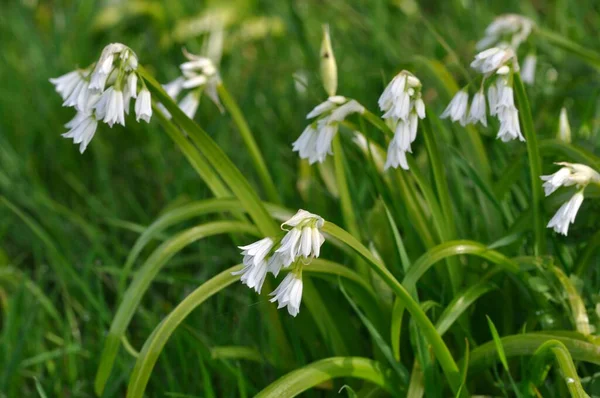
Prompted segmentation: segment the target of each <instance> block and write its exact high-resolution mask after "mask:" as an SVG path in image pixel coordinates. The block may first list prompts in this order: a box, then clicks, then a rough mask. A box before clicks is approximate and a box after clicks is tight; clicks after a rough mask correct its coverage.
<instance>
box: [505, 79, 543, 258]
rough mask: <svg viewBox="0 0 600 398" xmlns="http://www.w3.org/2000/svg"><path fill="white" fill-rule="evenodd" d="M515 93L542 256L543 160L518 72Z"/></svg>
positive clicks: (536, 247) (537, 245)
mask: <svg viewBox="0 0 600 398" xmlns="http://www.w3.org/2000/svg"><path fill="white" fill-rule="evenodd" d="M513 76H514V92H515V100H516V101H517V108H518V109H519V120H520V122H521V129H522V130H523V134H524V136H525V143H526V145H527V156H528V160H529V180H530V182H531V196H532V197H531V200H530V203H531V208H532V209H533V235H534V238H535V242H534V246H533V252H534V254H535V255H536V256H537V255H541V254H543V253H545V252H546V223H545V222H544V220H543V219H542V213H541V209H540V207H541V205H542V199H543V198H544V194H543V191H542V184H541V180H540V176H541V174H542V160H541V157H540V150H539V148H538V143H537V134H536V132H535V128H534V126H533V118H532V117H531V108H530V106H529V100H528V99H527V93H526V91H525V86H523V82H522V81H521V75H520V74H519V72H516V73H515V74H514V75H513Z"/></svg>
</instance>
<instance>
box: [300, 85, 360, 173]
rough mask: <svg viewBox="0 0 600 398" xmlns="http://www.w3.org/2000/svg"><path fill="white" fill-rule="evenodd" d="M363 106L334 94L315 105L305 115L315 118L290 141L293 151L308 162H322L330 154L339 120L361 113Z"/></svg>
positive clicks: (308, 117)
mask: <svg viewBox="0 0 600 398" xmlns="http://www.w3.org/2000/svg"><path fill="white" fill-rule="evenodd" d="M364 111H365V108H364V107H363V106H362V105H361V104H359V103H358V102H356V101H355V100H353V99H348V98H346V97H342V96H341V95H335V96H332V97H329V98H327V101H325V102H323V103H321V104H319V105H317V106H316V107H315V108H314V109H313V110H312V111H310V112H309V114H308V115H306V118H307V119H313V118H316V119H315V120H314V121H313V122H312V123H310V124H309V125H308V126H306V128H305V129H304V131H303V132H302V134H300V137H298V139H297V140H296V141H294V142H293V143H292V149H293V151H294V152H298V155H300V158H302V159H308V162H309V163H310V164H313V163H315V162H323V161H324V160H325V158H326V157H327V155H331V154H332V152H331V142H332V141H333V137H335V135H336V134H337V131H338V127H339V124H340V122H342V121H344V120H345V119H346V117H348V115H350V114H352V113H363V112H364Z"/></svg>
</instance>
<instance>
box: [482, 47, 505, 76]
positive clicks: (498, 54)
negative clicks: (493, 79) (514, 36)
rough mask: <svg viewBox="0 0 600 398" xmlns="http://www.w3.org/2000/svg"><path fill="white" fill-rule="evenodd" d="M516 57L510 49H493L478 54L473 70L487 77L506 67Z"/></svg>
mask: <svg viewBox="0 0 600 398" xmlns="http://www.w3.org/2000/svg"><path fill="white" fill-rule="evenodd" d="M514 56H515V53H514V51H513V50H511V49H510V48H508V49H501V48H498V47H492V48H489V49H487V50H484V51H482V52H480V53H479V54H477V55H476V56H475V60H474V61H473V62H471V68H473V69H475V70H476V71H478V72H480V73H483V74H486V75H487V74H491V73H493V72H495V71H497V70H498V69H499V68H500V67H502V66H504V64H505V63H506V62H507V61H509V60H511V59H512V58H514Z"/></svg>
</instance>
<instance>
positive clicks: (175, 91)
mask: <svg viewBox="0 0 600 398" xmlns="http://www.w3.org/2000/svg"><path fill="white" fill-rule="evenodd" d="M184 81H185V79H184V78H183V77H181V76H179V77H178V78H177V79H175V80H172V81H170V82H169V83H167V84H163V86H162V87H163V88H164V89H165V91H166V92H167V94H168V95H169V97H171V98H173V99H175V98H176V97H177V96H178V95H179V93H180V92H181V90H182V89H183V82H184Z"/></svg>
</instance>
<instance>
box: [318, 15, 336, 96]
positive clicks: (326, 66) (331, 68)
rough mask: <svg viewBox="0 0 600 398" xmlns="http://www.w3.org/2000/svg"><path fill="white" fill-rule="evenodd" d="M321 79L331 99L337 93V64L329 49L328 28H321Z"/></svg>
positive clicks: (326, 26)
mask: <svg viewBox="0 0 600 398" xmlns="http://www.w3.org/2000/svg"><path fill="white" fill-rule="evenodd" d="M321 79H322V80H323V87H324V88H325V91H326V92H327V94H328V95H329V96H330V97H331V96H334V95H335V92H336V91H337V83H338V82H337V64H336V63H335V56H334V55H333V48H331V39H330V37H329V26H328V25H325V26H323V42H322V43H321Z"/></svg>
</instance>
